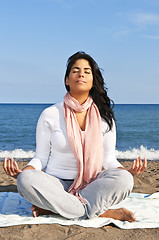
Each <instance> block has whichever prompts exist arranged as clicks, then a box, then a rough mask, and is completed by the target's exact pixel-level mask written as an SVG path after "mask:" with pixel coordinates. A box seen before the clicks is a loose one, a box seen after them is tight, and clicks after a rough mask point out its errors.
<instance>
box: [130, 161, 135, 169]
mask: <svg viewBox="0 0 159 240" xmlns="http://www.w3.org/2000/svg"><path fill="white" fill-rule="evenodd" d="M135 166H136V160H134V161H133V163H132V166H131V168H132V169H134V168H135Z"/></svg>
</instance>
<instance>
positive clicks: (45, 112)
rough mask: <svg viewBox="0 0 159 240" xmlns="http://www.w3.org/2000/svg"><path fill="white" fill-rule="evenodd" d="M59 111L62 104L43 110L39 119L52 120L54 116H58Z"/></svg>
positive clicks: (61, 108)
mask: <svg viewBox="0 0 159 240" xmlns="http://www.w3.org/2000/svg"><path fill="white" fill-rule="evenodd" d="M61 111H63V102H59V103H55V104H53V105H51V106H50V107H47V108H45V109H44V110H43V111H42V113H41V117H43V118H49V117H51V118H52V117H55V116H56V115H59V113H60V112H61Z"/></svg>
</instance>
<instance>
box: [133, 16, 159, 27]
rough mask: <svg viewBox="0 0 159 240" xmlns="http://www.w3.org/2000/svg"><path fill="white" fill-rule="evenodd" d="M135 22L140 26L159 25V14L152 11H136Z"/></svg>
mask: <svg viewBox="0 0 159 240" xmlns="http://www.w3.org/2000/svg"><path fill="white" fill-rule="evenodd" d="M132 20H133V22H134V23H136V24H137V25H139V26H147V25H159V15H158V14H150V13H136V14H135V15H134V16H133V18H132Z"/></svg>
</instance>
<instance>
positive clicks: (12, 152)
mask: <svg viewBox="0 0 159 240" xmlns="http://www.w3.org/2000/svg"><path fill="white" fill-rule="evenodd" d="M50 105H52V104H0V160H2V159H3V158H4V157H14V158H15V159H18V160H29V159H31V158H32V157H33V156H34V153H35V148H36V139H35V134H36V124H37V120H38V118H39V116H40V114H41V112H42V111H43V109H45V108H46V107H49V106H50ZM114 114H115V119H116V127H117V144H116V157H117V158H118V159H126V160H132V159H135V158H136V157H138V156H139V155H140V156H141V157H142V158H143V157H146V158H147V159H148V160H159V104H116V105H115V106H114Z"/></svg>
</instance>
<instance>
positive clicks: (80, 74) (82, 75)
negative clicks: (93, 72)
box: [79, 69, 84, 77]
mask: <svg viewBox="0 0 159 240" xmlns="http://www.w3.org/2000/svg"><path fill="white" fill-rule="evenodd" d="M79 77H84V71H83V70H82V69H80V70H79Z"/></svg>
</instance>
